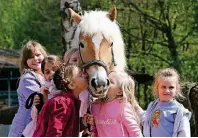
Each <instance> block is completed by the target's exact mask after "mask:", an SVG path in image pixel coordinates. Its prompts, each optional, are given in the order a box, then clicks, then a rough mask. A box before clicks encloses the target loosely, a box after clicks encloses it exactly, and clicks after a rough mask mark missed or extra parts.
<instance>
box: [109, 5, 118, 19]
mask: <svg viewBox="0 0 198 138" xmlns="http://www.w3.org/2000/svg"><path fill="white" fill-rule="evenodd" d="M116 16H117V9H116V6H115V5H113V6H112V7H111V9H109V11H108V13H107V17H108V18H109V19H110V20H111V21H112V22H113V21H114V20H116Z"/></svg>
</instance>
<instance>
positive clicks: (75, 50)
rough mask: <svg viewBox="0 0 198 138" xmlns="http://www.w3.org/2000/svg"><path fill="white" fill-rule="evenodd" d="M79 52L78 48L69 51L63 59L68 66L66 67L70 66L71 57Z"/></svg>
mask: <svg viewBox="0 0 198 138" xmlns="http://www.w3.org/2000/svg"><path fill="white" fill-rule="evenodd" d="M77 51H78V48H72V49H70V50H68V51H67V52H66V53H65V55H64V57H63V62H64V63H65V64H66V65H69V60H70V58H71V56H72V55H73V54H74V53H76V52H77Z"/></svg>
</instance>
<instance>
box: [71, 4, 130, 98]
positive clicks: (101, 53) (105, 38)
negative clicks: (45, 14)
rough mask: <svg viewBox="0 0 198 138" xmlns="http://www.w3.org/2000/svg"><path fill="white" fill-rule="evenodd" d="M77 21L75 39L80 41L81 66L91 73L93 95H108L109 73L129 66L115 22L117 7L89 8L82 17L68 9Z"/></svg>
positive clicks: (90, 81) (90, 85) (90, 80)
mask: <svg viewBox="0 0 198 138" xmlns="http://www.w3.org/2000/svg"><path fill="white" fill-rule="evenodd" d="M69 11H70V14H71V18H72V19H73V20H74V22H75V23H76V24H77V29H76V32H75V36H74V41H75V42H77V43H78V45H77V47H78V49H79V58H80V60H81V63H82V68H83V69H85V71H86V72H87V74H88V76H89V89H90V92H91V94H92V96H94V97H105V96H106V93H107V89H108V88H109V86H110V80H109V79H108V74H109V73H110V72H112V71H113V70H119V71H124V69H125V67H126V58H125V49H124V42H123V38H122V34H121V31H120V28H119V25H118V22H117V21H116V16H117V10H116V7H115V6H112V7H111V8H110V9H109V11H108V12H105V11H89V12H86V13H85V14H84V15H83V16H80V15H79V14H78V13H76V12H75V11H73V10H72V9H70V8H69Z"/></svg>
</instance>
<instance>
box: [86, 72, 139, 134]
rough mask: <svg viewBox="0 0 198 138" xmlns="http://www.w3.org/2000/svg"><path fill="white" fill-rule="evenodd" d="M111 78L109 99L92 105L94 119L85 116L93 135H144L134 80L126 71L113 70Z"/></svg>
mask: <svg viewBox="0 0 198 138" xmlns="http://www.w3.org/2000/svg"><path fill="white" fill-rule="evenodd" d="M109 79H110V88H109V90H108V92H107V100H106V101H105V102H104V101H100V100H97V101H95V102H93V104H92V105H91V113H92V116H93V119H94V121H93V120H92V118H91V117H90V116H89V117H87V118H85V119H86V122H88V123H90V124H91V125H92V127H91V132H92V136H98V137H122V136H125V137H142V133H141V130H140V127H139V118H138V116H137V114H136V112H137V109H136V104H137V101H136V99H135V94H134V92H135V90H134V89H135V83H134V80H133V79H132V78H131V77H130V76H129V75H128V74H126V73H125V72H112V73H111V74H110V75H109Z"/></svg>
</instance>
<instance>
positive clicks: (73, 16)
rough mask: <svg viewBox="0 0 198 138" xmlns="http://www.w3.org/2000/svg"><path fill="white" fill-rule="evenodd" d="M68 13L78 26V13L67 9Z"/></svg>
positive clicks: (79, 17) (79, 19) (79, 18)
mask: <svg viewBox="0 0 198 138" xmlns="http://www.w3.org/2000/svg"><path fill="white" fill-rule="evenodd" d="M69 12H70V15H71V17H72V19H73V20H74V22H75V23H77V24H79V23H80V21H81V16H80V15H79V14H78V13H76V12H75V11H74V10H72V9H71V8H69Z"/></svg>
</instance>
